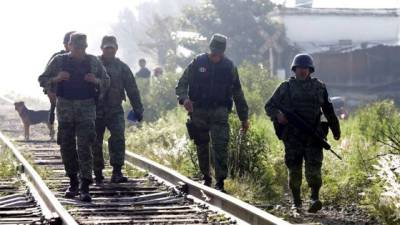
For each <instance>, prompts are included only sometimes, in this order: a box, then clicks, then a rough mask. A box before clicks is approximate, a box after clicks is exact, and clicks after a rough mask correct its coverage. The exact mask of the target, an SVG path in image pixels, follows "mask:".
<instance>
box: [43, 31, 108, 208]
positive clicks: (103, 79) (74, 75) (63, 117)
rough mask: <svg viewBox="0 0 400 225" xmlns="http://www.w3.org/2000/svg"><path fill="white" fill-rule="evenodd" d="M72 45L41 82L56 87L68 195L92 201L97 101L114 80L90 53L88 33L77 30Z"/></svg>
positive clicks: (59, 138) (52, 63)
mask: <svg viewBox="0 0 400 225" xmlns="http://www.w3.org/2000/svg"><path fill="white" fill-rule="evenodd" d="M68 48H69V50H70V52H69V53H66V54H61V55H57V56H55V57H54V58H53V59H52V60H51V62H50V63H49V65H48V67H47V68H46V71H45V72H44V73H43V75H41V76H40V77H39V82H40V85H41V86H42V87H45V88H48V89H53V90H55V91H56V96H57V118H58V135H57V143H58V144H59V145H60V147H61V148H60V151H61V157H62V161H63V163H64V168H65V171H66V174H67V176H68V177H69V178H70V186H69V188H68V190H67V191H66V192H65V197H66V198H74V197H75V196H76V195H78V193H79V194H80V199H81V200H82V201H91V197H90V194H89V185H90V184H91V183H92V148H91V147H92V145H93V143H94V141H95V138H96V130H95V124H94V122H95V119H96V102H98V101H101V99H102V97H103V95H104V93H105V91H106V90H107V89H108V87H109V85H110V80H109V77H108V75H107V73H106V71H105V69H104V67H103V65H102V64H101V62H100V61H99V60H98V59H97V57H95V56H93V55H89V54H86V48H87V42H86V35H85V34H82V33H73V34H72V35H71V38H70V40H69V43H68ZM76 143H77V148H76V146H75V145H76ZM78 174H79V178H80V179H78Z"/></svg>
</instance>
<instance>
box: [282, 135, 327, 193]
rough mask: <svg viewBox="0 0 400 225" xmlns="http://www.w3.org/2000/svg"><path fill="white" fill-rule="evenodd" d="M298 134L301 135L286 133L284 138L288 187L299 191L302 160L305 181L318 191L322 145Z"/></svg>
mask: <svg viewBox="0 0 400 225" xmlns="http://www.w3.org/2000/svg"><path fill="white" fill-rule="evenodd" d="M299 136H301V135H288V136H287V137H286V138H285V139H284V145H285V164H286V166H287V168H288V171H289V187H290V189H291V190H292V191H298V192H299V191H300V187H301V183H302V170H303V160H304V162H305V163H304V164H305V176H306V180H307V183H308V185H309V187H310V188H311V189H312V190H317V191H318V190H319V189H320V188H321V186H322V178H321V167H322V160H323V150H322V147H320V146H318V145H317V144H315V143H313V141H312V140H309V139H307V138H306V137H304V138H301V137H300V138H299Z"/></svg>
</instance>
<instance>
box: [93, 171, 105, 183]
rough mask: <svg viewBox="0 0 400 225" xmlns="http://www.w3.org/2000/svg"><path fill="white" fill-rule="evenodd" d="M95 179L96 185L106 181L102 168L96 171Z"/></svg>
mask: <svg viewBox="0 0 400 225" xmlns="http://www.w3.org/2000/svg"><path fill="white" fill-rule="evenodd" d="M94 176H95V178H94V181H95V184H96V185H102V184H103V181H104V176H103V172H102V171H101V170H99V171H95V172H94Z"/></svg>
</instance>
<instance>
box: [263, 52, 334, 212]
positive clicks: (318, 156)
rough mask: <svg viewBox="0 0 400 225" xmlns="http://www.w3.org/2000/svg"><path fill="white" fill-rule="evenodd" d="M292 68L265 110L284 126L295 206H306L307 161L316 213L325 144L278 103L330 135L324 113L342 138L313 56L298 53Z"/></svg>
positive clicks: (282, 136) (312, 206)
mask: <svg viewBox="0 0 400 225" xmlns="http://www.w3.org/2000/svg"><path fill="white" fill-rule="evenodd" d="M291 69H292V71H293V72H294V74H295V75H294V76H292V77H291V78H289V80H287V81H284V82H283V83H282V84H281V85H280V86H279V87H278V88H277V90H276V91H275V93H274V94H273V95H272V97H271V98H270V99H269V100H268V102H267V104H266V105H265V110H266V112H267V115H268V116H269V117H270V118H271V120H272V121H273V122H274V125H276V126H278V127H280V128H279V130H280V132H277V134H278V138H279V139H281V140H282V141H283V143H284V145H285V164H286V166H287V168H288V171H289V187H290V189H291V191H292V195H293V209H294V210H296V211H301V207H302V200H301V193H300V190H301V183H302V167H303V160H304V161H305V176H306V179H307V183H308V185H309V187H310V188H311V204H310V207H309V209H308V211H309V212H310V213H315V212H317V211H319V210H320V209H321V208H322V202H321V201H320V200H319V190H320V188H321V186H322V178H321V167H322V159H323V152H322V151H323V150H322V146H320V145H319V144H318V143H317V142H316V140H314V139H313V138H312V137H310V136H309V135H307V134H306V133H304V132H302V131H301V130H299V129H298V128H296V127H295V126H294V125H292V124H291V123H290V121H288V120H287V118H286V116H285V115H284V114H283V113H282V112H281V111H280V110H279V109H277V106H276V104H279V105H281V106H283V107H286V108H288V109H289V110H292V111H294V112H296V113H297V115H298V116H300V117H301V118H302V119H303V120H304V121H306V122H307V123H308V124H310V125H311V126H313V127H314V128H315V129H316V130H318V131H319V132H320V134H321V136H325V135H326V134H327V131H326V130H325V131H324V129H323V124H322V123H321V114H322V113H323V114H324V116H325V118H326V119H327V121H328V126H329V128H330V129H331V131H332V133H333V137H334V138H335V139H336V140H339V138H340V125H339V121H338V119H337V117H336V115H335V111H334V109H333V106H332V103H331V102H330V100H329V96H328V91H327V90H326V86H325V84H324V83H322V82H321V81H320V80H318V79H317V78H314V77H312V76H311V74H312V73H313V72H314V70H315V68H314V64H313V59H312V57H311V56H310V55H308V54H299V55H296V56H295V58H294V59H293V63H292V67H291ZM321 109H322V112H321Z"/></svg>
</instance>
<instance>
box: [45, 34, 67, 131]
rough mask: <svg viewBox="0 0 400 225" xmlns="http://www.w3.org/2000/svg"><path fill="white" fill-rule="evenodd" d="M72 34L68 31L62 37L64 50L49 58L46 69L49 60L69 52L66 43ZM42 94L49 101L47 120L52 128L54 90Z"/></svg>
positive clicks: (54, 103) (54, 101)
mask: <svg viewBox="0 0 400 225" xmlns="http://www.w3.org/2000/svg"><path fill="white" fill-rule="evenodd" d="M74 32H75V31H70V32H67V33H66V34H65V35H64V40H63V45H64V49H62V50H61V51H59V52H56V53H54V54H53V55H52V56H51V58H50V60H49V61H48V62H47V65H46V67H47V66H48V65H49V63H50V62H51V60H52V59H53V58H54V57H55V56H57V55H60V54H65V53H68V52H69V47H68V42H69V39H70V37H71V34H72V33H74ZM43 92H44V93H45V94H46V95H47V97H48V98H49V101H50V111H49V118H48V119H49V123H50V125H51V126H53V125H54V119H55V112H54V111H55V109H56V94H55V90H51V89H49V90H47V89H46V88H44V89H43Z"/></svg>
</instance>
